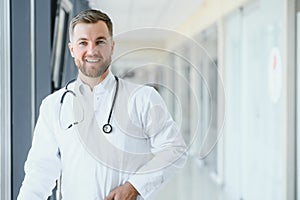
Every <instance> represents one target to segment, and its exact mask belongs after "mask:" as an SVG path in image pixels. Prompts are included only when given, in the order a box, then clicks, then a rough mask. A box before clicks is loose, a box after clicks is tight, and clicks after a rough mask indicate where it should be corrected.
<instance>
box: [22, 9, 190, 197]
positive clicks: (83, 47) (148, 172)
mask: <svg viewBox="0 0 300 200" xmlns="http://www.w3.org/2000/svg"><path fill="white" fill-rule="evenodd" d="M69 34H70V43H69V49H70V52H71V55H72V57H73V58H74V61H75V64H76V66H77V67H78V69H79V70H78V77H77V79H76V81H74V82H72V83H70V84H68V85H67V86H66V87H65V88H62V89H61V90H59V91H57V92H55V93H53V94H51V95H49V96H48V97H46V98H45V99H44V100H43V102H42V104H41V107H40V115H39V118H38V121H37V124H36V127H35V131H34V137H33V142H32V147H31V149H30V151H29V154H28V158H27V160H26V163H25V166H24V169H25V178H24V181H23V183H22V186H21V189H20V192H19V196H18V200H46V199H47V198H48V196H50V195H51V191H52V189H53V188H54V186H55V183H56V180H57V179H59V177H60V176H61V177H62V198H63V199H65V200H83V199H84V200H96V199H97V200H135V199H153V198H154V194H155V192H157V191H158V189H159V188H160V187H161V186H162V184H163V183H165V182H166V181H167V180H168V178H169V177H170V175H172V174H174V172H176V171H177V170H178V169H180V168H182V167H183V165H184V163H185V161H186V146H185V143H184V141H183V139H182V137H181V134H179V132H178V128H177V126H176V124H175V122H174V121H173V120H172V118H171V116H170V114H169V113H168V111H167V109H166V106H165V104H164V102H163V100H162V98H161V97H160V96H159V94H158V93H157V92H156V91H155V90H154V89H152V88H150V87H147V86H140V85H135V84H131V83H129V82H126V81H124V80H121V79H118V78H117V77H115V76H114V75H113V74H112V73H111V71H110V70H109V66H110V64H111V61H112V59H111V56H112V54H113V50H114V41H113V38H112V35H113V27H112V22H111V20H110V18H109V17H108V16H107V15H106V14H105V13H103V12H101V11H98V10H86V11H82V12H80V13H79V14H78V15H77V16H75V17H74V18H73V19H72V21H71V23H70V27H69ZM104 125H106V126H104Z"/></svg>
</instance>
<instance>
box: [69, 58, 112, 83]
mask: <svg viewBox="0 0 300 200" xmlns="http://www.w3.org/2000/svg"><path fill="white" fill-rule="evenodd" d="M75 64H76V65H77V67H78V69H79V70H80V71H81V73H83V74H84V75H85V76H87V77H90V78H98V77H101V76H102V75H103V74H104V73H105V72H106V71H107V69H108V68H109V66H110V64H111V57H109V58H108V59H107V60H106V61H105V62H103V63H95V64H94V66H93V67H88V66H87V61H83V62H82V63H81V62H80V61H79V60H77V62H76V60H75ZM89 64H90V63H89Z"/></svg>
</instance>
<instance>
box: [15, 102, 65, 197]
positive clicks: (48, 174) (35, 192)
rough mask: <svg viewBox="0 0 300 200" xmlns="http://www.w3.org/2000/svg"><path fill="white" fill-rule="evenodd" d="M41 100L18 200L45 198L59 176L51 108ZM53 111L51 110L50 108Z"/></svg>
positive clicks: (59, 167) (49, 193)
mask: <svg viewBox="0 0 300 200" xmlns="http://www.w3.org/2000/svg"><path fill="white" fill-rule="evenodd" d="M48 105H49V102H48V103H45V100H44V101H43V103H42V105H41V107H40V115H39V118H38V120H37V123H36V126H35V130H34V135H33V141H32V147H31V149H30V151H29V153H28V157H27V160H26V162H25V166H24V170H25V178H24V180H23V183H22V186H21V189H20V192H19V195H18V198H17V199H18V200H46V199H47V197H48V196H50V195H51V192H52V189H53V188H54V187H55V182H56V180H57V179H58V178H59V176H60V171H61V163H60V158H59V156H58V145H57V142H56V139H55V137H54V133H53V131H54V130H53V123H52V120H51V114H50V113H51V111H49V110H50V109H51V108H49V107H47V106H48ZM47 109H48V110H47ZM52 112H53V110H52Z"/></svg>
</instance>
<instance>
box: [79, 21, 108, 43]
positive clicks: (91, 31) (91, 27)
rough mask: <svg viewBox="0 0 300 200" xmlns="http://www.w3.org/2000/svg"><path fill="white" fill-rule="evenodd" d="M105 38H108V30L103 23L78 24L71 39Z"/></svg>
mask: <svg viewBox="0 0 300 200" xmlns="http://www.w3.org/2000/svg"><path fill="white" fill-rule="evenodd" d="M90 37H106V38H109V37H110V34H109V30H108V28H107V25H106V24H105V22H104V21H98V22H97V23H78V24H76V25H75V27H74V30H73V38H74V39H76V38H90Z"/></svg>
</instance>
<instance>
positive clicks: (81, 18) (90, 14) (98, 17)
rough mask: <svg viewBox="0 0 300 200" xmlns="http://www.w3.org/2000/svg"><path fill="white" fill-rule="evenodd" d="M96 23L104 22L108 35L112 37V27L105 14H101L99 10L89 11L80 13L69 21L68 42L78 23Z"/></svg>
mask: <svg viewBox="0 0 300 200" xmlns="http://www.w3.org/2000/svg"><path fill="white" fill-rule="evenodd" d="M98 21H104V22H105V24H106V26H107V29H108V31H109V34H110V36H112V35H113V25H112V21H111V19H110V18H109V16H108V15H107V14H105V13H103V12H101V11H100V10H93V9H90V10H84V11H81V12H80V13H78V14H77V15H76V16H75V17H74V18H73V19H72V20H71V22H70V26H69V36H70V40H71V37H72V35H73V31H74V28H75V26H76V25H77V24H79V23H86V24H90V23H92V24H94V23H97V22H98Z"/></svg>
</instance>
